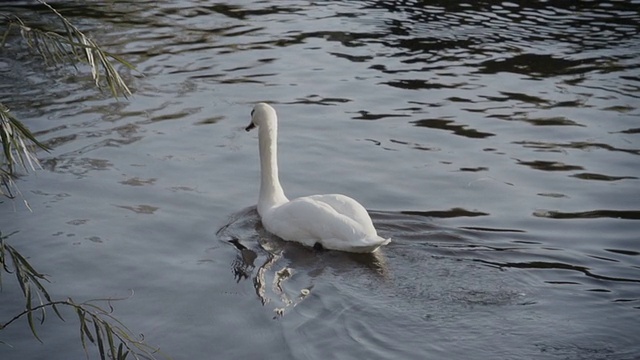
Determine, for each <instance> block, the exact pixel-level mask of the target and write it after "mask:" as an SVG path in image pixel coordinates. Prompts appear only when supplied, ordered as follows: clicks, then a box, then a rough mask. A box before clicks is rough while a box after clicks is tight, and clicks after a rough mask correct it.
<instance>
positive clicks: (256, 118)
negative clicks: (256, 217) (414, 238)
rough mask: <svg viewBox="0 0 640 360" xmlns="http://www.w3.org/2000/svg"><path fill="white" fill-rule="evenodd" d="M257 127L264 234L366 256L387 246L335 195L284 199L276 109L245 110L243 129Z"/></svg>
mask: <svg viewBox="0 0 640 360" xmlns="http://www.w3.org/2000/svg"><path fill="white" fill-rule="evenodd" d="M256 126H257V127H258V140H259V145H260V172H261V181H260V197H259V199H258V214H260V218H261V219H262V225H263V226H264V227H265V229H267V231H269V232H270V233H272V234H274V235H276V236H278V237H280V238H282V239H284V240H287V241H295V242H299V243H301V244H303V245H307V246H316V245H317V244H319V245H321V246H322V247H323V248H326V249H332V250H342V251H349V252H359V253H368V252H373V251H375V250H376V249H378V248H379V247H380V246H382V245H385V244H387V243H389V239H384V238H382V237H380V236H378V233H377V232H376V229H375V228H374V227H373V223H372V222H371V218H370V217H369V214H368V213H367V210H366V209H365V208H364V207H363V206H362V205H360V204H359V203H358V202H357V201H355V200H354V199H352V198H350V197H347V196H344V195H338V194H330V195H313V196H305V197H300V198H297V199H294V200H291V201H289V199H287V197H286V196H285V195H284V191H283V190H282V186H281V185H280V180H279V178H278V159H277V138H278V118H277V116H276V111H275V110H274V109H273V108H272V107H271V106H269V105H268V104H265V103H259V104H257V105H256V106H255V107H254V108H253V111H252V112H251V124H249V126H247V128H246V130H247V131H249V130H251V129H253V128H254V127H256Z"/></svg>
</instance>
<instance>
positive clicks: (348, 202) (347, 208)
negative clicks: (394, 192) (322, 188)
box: [308, 194, 376, 235]
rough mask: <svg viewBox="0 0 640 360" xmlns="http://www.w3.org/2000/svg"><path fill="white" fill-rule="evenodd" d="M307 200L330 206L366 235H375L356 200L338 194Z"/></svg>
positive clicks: (371, 224)
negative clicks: (353, 222)
mask: <svg viewBox="0 0 640 360" xmlns="http://www.w3.org/2000/svg"><path fill="white" fill-rule="evenodd" d="M308 198H310V199H313V200H315V201H319V202H323V203H325V204H327V205H329V206H331V207H332V208H333V209H334V210H335V211H337V212H338V213H340V214H342V215H344V216H346V217H348V218H350V219H352V220H353V221H355V222H357V223H358V224H360V226H362V228H363V230H364V231H366V232H367V233H368V234H371V235H374V234H376V229H375V228H374V227H373V223H372V222H371V217H370V216H369V213H368V212H367V209H365V208H364V206H362V205H360V203H359V202H357V201H356V200H354V199H352V198H350V197H348V196H345V195H340V194H328V195H313V196H308Z"/></svg>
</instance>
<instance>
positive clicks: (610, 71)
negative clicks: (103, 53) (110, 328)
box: [0, 0, 640, 359]
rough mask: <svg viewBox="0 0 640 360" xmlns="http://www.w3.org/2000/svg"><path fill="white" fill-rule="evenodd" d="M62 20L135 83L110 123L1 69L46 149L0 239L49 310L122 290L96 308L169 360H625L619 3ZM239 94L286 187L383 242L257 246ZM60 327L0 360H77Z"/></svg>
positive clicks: (252, 10) (632, 290) (82, 100)
mask: <svg viewBox="0 0 640 360" xmlns="http://www.w3.org/2000/svg"><path fill="white" fill-rule="evenodd" d="M56 5H57V6H58V8H59V9H60V11H61V12H62V13H63V14H65V15H67V16H69V17H70V18H71V19H72V20H73V21H75V22H76V23H77V24H78V25H79V27H80V28H81V29H85V30H87V32H88V33H89V34H90V35H91V36H93V37H94V38H96V40H98V41H99V42H101V43H102V44H104V45H105V46H106V47H107V48H108V49H109V50H110V51H112V52H114V53H118V54H120V55H122V56H123V57H124V58H126V59H127V60H128V61H130V62H132V63H134V64H136V66H137V68H138V70H139V72H131V73H126V72H125V75H126V78H127V81H128V82H129V83H130V84H131V87H132V90H133V92H134V97H133V98H132V99H131V100H130V101H120V102H115V101H113V100H112V99H110V98H108V96H106V95H101V94H99V93H97V92H96V91H95V90H94V89H93V88H91V83H90V81H89V79H88V78H87V76H86V75H76V74H74V73H73V72H72V71H71V69H56V70H50V71H49V72H47V73H45V74H43V73H42V72H41V67H40V65H39V64H38V63H39V61H38V60H33V59H32V58H31V57H30V56H29V54H28V53H27V52H26V51H25V50H17V49H18V48H17V47H16V45H15V44H16V42H15V41H13V42H11V41H10V43H9V45H8V46H10V49H13V50H12V51H16V52H15V54H16V55H13V54H12V56H8V55H9V54H8V53H7V51H6V50H5V52H4V54H5V56H4V57H3V59H2V60H1V61H0V73H1V75H0V76H1V78H2V82H1V83H0V92H1V93H2V102H4V103H6V104H7V105H8V106H10V107H11V108H12V109H13V111H14V112H15V113H16V115H18V116H19V117H20V118H22V119H23V120H24V121H25V122H26V123H27V124H28V125H29V126H30V128H32V129H33V130H34V131H35V132H36V133H37V134H38V136H39V138H40V139H42V140H43V141H44V142H45V143H46V144H48V145H49V146H51V147H52V148H53V150H52V152H51V153H45V152H41V153H39V157H40V158H41V159H42V164H43V167H44V170H43V171H38V172H36V173H31V174H28V175H26V176H23V177H21V178H20V179H19V181H17V183H18V185H19V187H20V190H21V191H22V194H23V198H24V200H26V201H28V203H29V205H30V207H31V209H32V210H33V211H32V212H30V211H29V210H28V209H27V208H26V206H24V205H23V204H22V201H21V200H16V201H14V202H11V201H7V200H4V202H3V203H2V204H1V205H0V206H1V208H0V211H1V212H2V216H1V217H0V229H1V230H2V232H3V233H4V234H7V233H10V232H13V231H19V232H18V233H17V234H15V235H13V236H11V237H10V238H9V241H10V242H11V244H13V245H14V246H15V247H16V248H17V249H19V250H20V251H21V252H22V253H23V254H25V255H28V256H29V258H30V261H31V262H32V263H33V264H34V265H35V266H36V268H38V269H39V270H40V271H42V272H44V273H46V274H48V275H49V276H50V279H51V284H49V285H48V287H49V289H50V291H51V293H52V295H53V296H54V297H55V298H60V299H64V298H66V297H68V296H70V297H72V298H74V299H75V300H77V301H83V300H88V299H92V298H105V297H127V296H130V294H131V291H132V290H133V295H132V296H130V297H129V298H128V299H127V300H123V301H116V302H114V303H113V306H114V309H115V312H114V315H115V316H117V317H118V318H119V319H120V320H122V321H123V322H124V323H125V324H127V325H128V326H129V327H130V328H131V329H132V331H133V332H134V333H142V334H144V337H145V339H146V341H147V342H148V343H149V344H152V345H158V346H159V347H160V348H161V350H162V351H163V352H164V353H166V354H167V355H169V356H171V357H173V358H174V359H210V358H219V359H240V358H259V359H330V358H335V359H365V358H366V359H389V358H397V359H443V358H451V359H471V358H473V359H636V358H639V357H640V243H639V241H640V240H639V239H640V190H639V189H640V161H639V160H640V158H639V156H640V139H639V138H638V136H640V99H639V98H640V71H639V68H640V3H639V2H637V1H593V2H589V1H583V2H524V3H523V4H518V3H517V2H497V1H492V2H481V3H477V4H476V3H460V4H456V3H455V2H419V1H407V2H383V1H379V2H376V1H348V2H334V1H331V2H313V3H311V2H302V1H299V2H298V1H290V2H279V1H260V2H235V1H234V2H227V3H224V2H211V1H195V0H194V1H171V2H155V1H146V2H145V1H135V2H133V1H131V2H123V1H107V2H104V3H102V2H61V3H59V4H56ZM7 6H8V5H7V4H3V5H0V10H2V11H16V10H19V9H23V8H22V7H21V6H20V3H14V5H13V7H12V8H10V7H7ZM14 40H15V39H14ZM11 46H13V47H11ZM17 83H20V84H21V86H20V89H21V90H20V91H19V92H16V91H15V89H16V85H15V84H17ZM257 101H269V102H271V103H273V104H274V106H275V107H276V109H277V110H278V111H279V115H280V120H281V124H280V141H279V144H280V147H279V150H280V151H281V153H280V170H281V180H282V182H283V185H284V187H285V190H286V192H287V194H288V195H289V196H290V197H295V196H299V195H307V194H316V193H333V192H339V193H344V194H348V195H350V196H352V197H354V198H356V199H358V200H359V201H360V202H361V203H363V204H364V206H365V207H366V208H367V209H369V210H371V213H372V217H373V219H374V223H375V224H376V226H377V227H378V229H379V232H380V233H381V235H383V236H385V237H391V238H392V239H393V241H392V243H391V244H389V245H388V246H386V247H385V248H383V249H382V251H380V252H378V253H376V254H374V255H353V254H344V253H338V252H318V251H314V250H312V249H307V248H303V247H300V246H297V245H295V244H289V243H284V242H282V241H280V240H278V239H274V238H272V237H271V236H269V235H268V234H266V233H265V232H264V230H263V229H262V228H261V226H260V224H259V219H258V217H257V214H256V212H255V209H254V208H252V205H253V204H255V202H256V199H257V192H258V152H257V139H256V135H255V134H254V133H250V134H246V133H245V132H244V131H242V128H243V126H246V125H247V124H248V122H249V112H250V109H251V107H252V104H253V103H255V102H257ZM7 279H9V278H7ZM2 299H3V305H2V308H1V309H0V321H3V322H4V321H6V320H7V319H8V318H11V317H12V316H13V315H14V314H15V313H17V312H19V311H20V309H21V306H23V302H22V299H21V295H20V290H19V289H18V287H17V286H15V285H14V284H13V283H12V281H11V280H4V282H3V292H2ZM74 321H75V320H74V319H73V317H72V316H70V317H69V319H68V320H67V322H65V323H63V322H60V321H58V320H56V319H55V318H54V317H52V316H51V317H49V318H48V319H47V321H46V322H45V324H44V325H43V326H41V327H40V329H41V330H40V336H41V338H42V339H43V341H44V343H43V344H40V343H38V342H37V341H36V340H34V339H33V337H32V336H31V335H30V332H29V329H28V326H27V325H26V323H20V324H18V325H12V326H11V327H10V328H7V329H5V330H3V331H2V333H1V337H0V340H1V341H3V342H5V343H8V344H11V346H12V347H9V346H0V358H1V359H26V358H33V359H36V358H43V359H44V358H47V359H70V358H83V357H84V353H83V350H82V347H81V344H80V342H79V339H78V328H77V324H76V323H75V322H74Z"/></svg>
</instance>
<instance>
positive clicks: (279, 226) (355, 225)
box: [261, 194, 389, 252]
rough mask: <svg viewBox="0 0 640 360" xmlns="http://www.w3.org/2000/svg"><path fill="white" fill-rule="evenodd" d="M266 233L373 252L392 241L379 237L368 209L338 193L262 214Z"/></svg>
mask: <svg viewBox="0 0 640 360" xmlns="http://www.w3.org/2000/svg"><path fill="white" fill-rule="evenodd" d="M261 217H262V223H263V225H264V227H265V228H266V229H267V231H269V232H271V233H272V234H275V235H277V236H279V237H281V238H282V239H284V240H289V241H296V242H300V243H302V244H304V245H307V246H314V245H316V243H319V244H320V245H322V247H324V248H326V249H332V250H341V251H350V252H373V251H375V250H376V249H377V248H378V247H380V246H382V245H385V244H387V243H388V242H389V240H388V239H383V238H381V237H380V236H378V234H377V232H376V229H375V228H374V227H373V223H372V222H371V218H370V217H369V214H368V213H367V210H366V209H365V208H364V207H363V206H362V205H360V204H359V203H358V202H357V201H355V200H353V199H351V198H349V197H347V196H344V195H338V194H330V195H313V196H306V197H301V198H297V199H294V200H292V201H290V202H287V203H285V204H282V205H280V206H276V207H273V208H271V209H268V210H266V211H264V214H261Z"/></svg>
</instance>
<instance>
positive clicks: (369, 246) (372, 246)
mask: <svg viewBox="0 0 640 360" xmlns="http://www.w3.org/2000/svg"><path fill="white" fill-rule="evenodd" d="M390 242H391V239H390V238H389V239H385V238H383V237H380V236H377V237H375V238H367V239H363V240H362V243H361V244H357V245H353V246H351V248H350V249H349V251H351V252H355V253H372V252H374V251H376V250H378V248H380V247H381V246H384V245H387V244H388V243H390Z"/></svg>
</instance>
